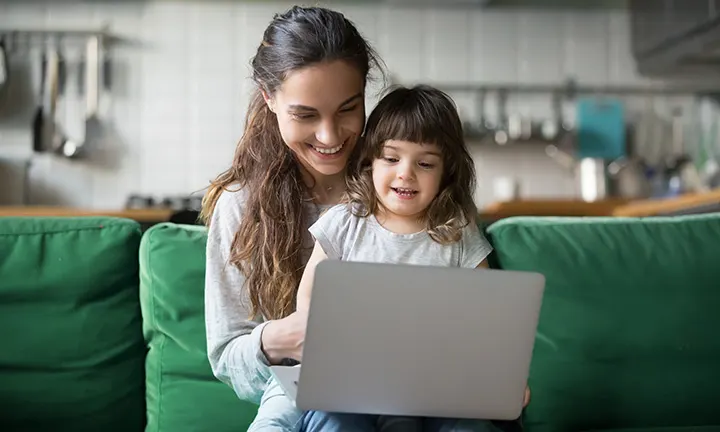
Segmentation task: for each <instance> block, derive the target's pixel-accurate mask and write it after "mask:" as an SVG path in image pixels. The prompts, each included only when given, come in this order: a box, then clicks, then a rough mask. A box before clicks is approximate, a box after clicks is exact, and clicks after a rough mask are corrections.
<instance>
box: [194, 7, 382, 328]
mask: <svg viewBox="0 0 720 432" xmlns="http://www.w3.org/2000/svg"><path fill="white" fill-rule="evenodd" d="M335 60H341V61H346V62H348V63H349V64H350V65H352V66H354V67H356V68H357V69H358V70H359V71H360V72H361V73H362V75H363V77H365V78H366V79H367V77H368V73H369V71H370V69H371V66H372V65H373V64H374V65H377V66H379V64H378V60H377V56H376V55H375V53H374V51H373V50H372V48H371V47H370V46H369V45H368V43H367V41H366V40H365V39H364V38H363V37H362V36H361V35H360V33H359V32H358V30H357V29H356V28H355V26H354V25H353V23H352V22H350V21H349V20H348V19H346V18H345V16H344V15H343V14H341V13H339V12H336V11H332V10H329V9H325V8H319V7H309V8H304V7H299V6H295V7H293V8H292V9H290V10H289V11H287V12H285V13H284V14H278V15H275V16H274V18H273V20H272V22H271V23H270V25H269V26H268V27H267V29H266V30H265V33H264V35H263V41H262V43H261V44H260V46H259V47H258V49H257V53H256V55H255V57H254V58H253V59H252V78H253V81H254V82H255V83H256V84H257V89H256V91H255V93H254V95H253V98H252V100H251V101H250V105H249V107H248V113H247V119H246V123H245V130H244V132H243V136H242V138H241V139H240V142H239V143H238V145H237V148H236V150H235V156H234V158H233V162H232V166H231V167H230V169H228V170H227V171H225V172H223V173H222V174H220V175H219V176H218V177H217V178H216V179H215V180H214V181H212V182H211V185H210V188H209V190H208V192H207V193H206V195H205V197H204V199H203V206H202V207H203V208H202V212H201V217H202V219H203V220H204V221H206V223H209V221H210V217H211V215H212V213H213V211H214V208H215V204H216V203H217V201H218V198H219V197H220V195H221V194H222V192H223V191H225V190H229V188H230V187H236V188H240V189H244V191H245V192H246V196H247V199H246V202H245V206H244V208H243V218H242V221H241V222H240V227H239V229H238V231H237V233H236V234H235V237H234V239H233V242H232V246H231V248H232V250H231V251H230V264H232V265H234V266H236V267H237V268H239V269H240V271H242V273H243V274H244V276H245V286H244V289H246V290H247V294H248V296H247V297H248V299H249V301H250V304H249V305H248V306H249V312H250V316H251V317H253V318H257V317H258V316H262V317H264V318H265V319H278V318H282V317H285V316H287V315H289V314H290V313H291V312H292V311H293V310H294V307H295V295H296V291H297V286H298V284H299V282H300V278H301V276H302V272H303V269H304V262H303V257H302V249H303V240H304V237H305V231H306V230H305V228H304V227H306V226H307V220H306V216H305V211H304V203H305V202H306V201H307V200H309V199H310V198H309V193H308V187H307V186H306V185H305V183H304V182H303V178H302V176H301V172H300V167H299V163H298V161H297V160H296V159H295V157H294V154H293V153H292V151H291V150H290V149H289V148H288V147H287V145H285V143H284V142H283V139H282V137H281V135H280V130H279V128H278V123H277V122H278V120H277V117H276V116H275V114H274V113H273V112H272V111H270V109H269V108H268V106H267V104H266V103H265V101H264V98H263V96H262V93H261V90H262V91H264V92H265V93H266V94H267V95H269V96H272V95H273V94H274V93H275V91H276V90H277V89H278V87H279V86H280V85H281V84H282V83H283V81H284V80H285V78H286V77H287V76H288V75H289V74H290V73H291V72H293V71H296V70H298V69H301V68H304V67H307V66H310V65H313V64H317V63H321V62H329V61H335Z"/></svg>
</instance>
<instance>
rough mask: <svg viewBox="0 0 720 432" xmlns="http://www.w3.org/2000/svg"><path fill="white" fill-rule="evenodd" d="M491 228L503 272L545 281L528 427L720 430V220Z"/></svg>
mask: <svg viewBox="0 0 720 432" xmlns="http://www.w3.org/2000/svg"><path fill="white" fill-rule="evenodd" d="M487 232H488V237H489V239H490V240H491V242H492V243H493V245H494V247H495V257H494V259H495V263H496V265H498V266H500V267H501V268H503V269H508V270H530V271H538V272H540V273H543V274H544V275H545V276H546V291H545V296H544V300H543V306H542V310H541V314H540V322H539V327H538V332H537V338H536V343H535V350H534V355H533V360H532V365H531V371H530V382H529V383H530V386H531V389H532V393H533V398H532V403H531V404H530V406H529V407H528V409H527V411H526V416H525V422H526V425H527V430H528V431H532V432H536V431H552V432H564V431H582V430H592V429H597V430H599V429H612V428H618V429H620V428H643V427H644V428H652V429H653V430H656V429H654V428H655V427H684V426H698V427H699V426H713V427H717V428H718V429H720V409H718V387H717V386H718V383H720V367H719V365H720V337H718V329H720V314H719V313H718V311H719V310H720V264H718V262H719V261H718V257H720V215H718V214H714V215H702V216H681V217H674V218H671V217H658V218H647V219H630V218H628V219H625V218H533V217H517V218H510V219H505V220H501V221H499V222H497V223H495V224H493V225H492V226H490V227H489V228H488V230H487ZM657 430H660V429H657ZM688 430H701V429H693V428H690V429H688Z"/></svg>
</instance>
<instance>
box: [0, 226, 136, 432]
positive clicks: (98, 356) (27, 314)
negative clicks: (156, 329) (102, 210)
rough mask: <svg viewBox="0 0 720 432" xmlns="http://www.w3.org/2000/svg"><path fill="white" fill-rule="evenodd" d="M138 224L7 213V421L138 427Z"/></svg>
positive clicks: (1, 393)
mask: <svg viewBox="0 0 720 432" xmlns="http://www.w3.org/2000/svg"><path fill="white" fill-rule="evenodd" d="M140 238H141V232H140V226H139V225H138V224H136V223H135V222H132V221H128V220H122V219H113V218H7V217H6V218H0V328H2V333H3V336H2V338H1V339H0V340H1V342H0V430H3V431H23V432H28V431H50V430H53V431H75V432H81V431H88V432H90V431H92V432H96V431H100V430H112V431H141V430H143V427H144V424H145V401H144V359H145V346H144V342H143V338H142V323H141V316H140V305H139V299H138V262H137V254H138V247H139V244H140Z"/></svg>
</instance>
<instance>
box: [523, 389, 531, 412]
mask: <svg viewBox="0 0 720 432" xmlns="http://www.w3.org/2000/svg"><path fill="white" fill-rule="evenodd" d="M529 403H530V387H528V386H525V397H524V398H523V408H525V407H527V406H528V404H529Z"/></svg>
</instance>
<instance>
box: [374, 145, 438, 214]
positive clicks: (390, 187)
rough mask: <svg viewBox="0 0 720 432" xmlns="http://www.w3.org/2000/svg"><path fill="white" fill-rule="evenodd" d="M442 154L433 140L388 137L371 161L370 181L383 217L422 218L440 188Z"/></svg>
mask: <svg viewBox="0 0 720 432" xmlns="http://www.w3.org/2000/svg"><path fill="white" fill-rule="evenodd" d="M442 176H443V158H442V154H441V152H440V148H439V147H438V146H437V145H435V144H418V143H413V142H408V141H396V140H389V141H387V142H386V143H385V144H384V146H383V151H382V153H381V155H380V158H378V159H376V160H375V161H374V162H373V165H372V178H373V185H374V186H375V193H376V194H377V197H378V200H379V201H380V204H381V212H384V213H386V214H385V215H384V216H385V218H386V219H391V218H393V217H397V218H399V219H406V220H408V221H418V220H421V219H422V217H423V216H424V215H425V211H426V210H427V208H428V207H429V206H430V203H432V201H433V199H435V197H436V196H437V194H438V192H439V191H440V183H441V181H442Z"/></svg>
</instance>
